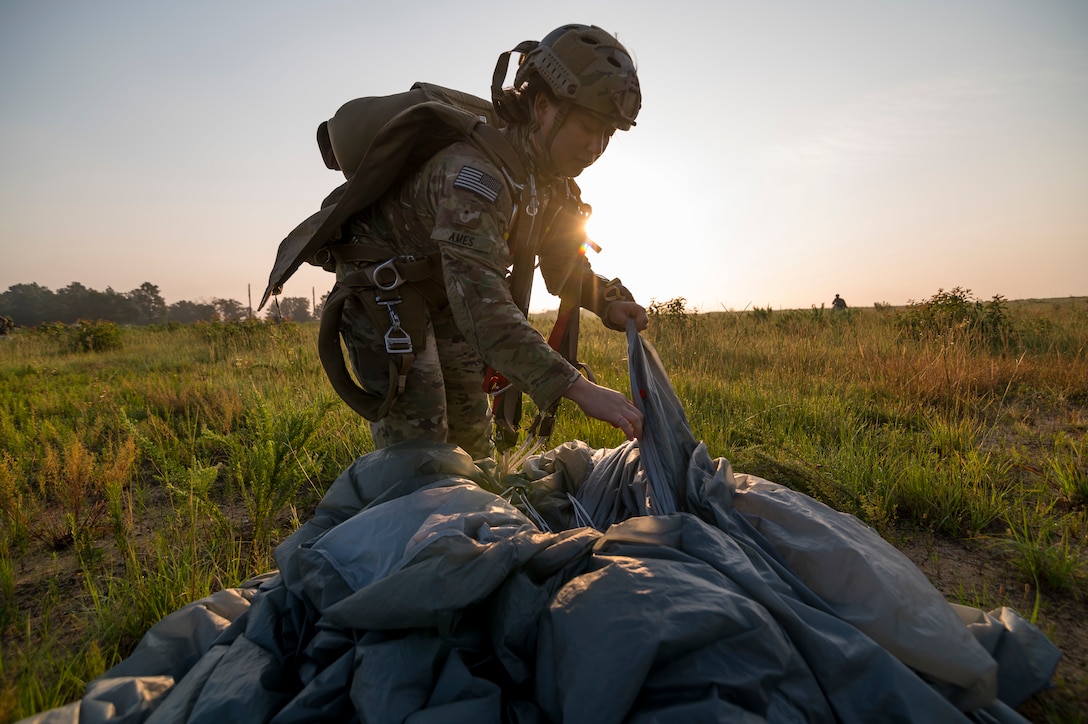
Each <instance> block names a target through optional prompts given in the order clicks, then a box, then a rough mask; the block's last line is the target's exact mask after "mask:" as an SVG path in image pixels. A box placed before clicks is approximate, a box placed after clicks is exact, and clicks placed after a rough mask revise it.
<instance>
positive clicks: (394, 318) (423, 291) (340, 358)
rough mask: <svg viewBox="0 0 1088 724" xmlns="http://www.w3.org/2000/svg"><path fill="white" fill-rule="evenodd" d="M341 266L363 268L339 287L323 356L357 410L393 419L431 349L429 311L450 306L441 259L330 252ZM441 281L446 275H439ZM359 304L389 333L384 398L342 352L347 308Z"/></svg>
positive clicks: (354, 247) (369, 250) (329, 305)
mask: <svg viewBox="0 0 1088 724" xmlns="http://www.w3.org/2000/svg"><path fill="white" fill-rule="evenodd" d="M329 251H330V253H331V254H332V257H333V258H334V259H335V260H336V261H337V262H338V263H339V262H349V261H350V262H354V263H362V264H363V266H362V267H361V268H360V269H358V270H357V271H354V272H352V273H350V274H348V275H346V276H345V277H344V278H343V279H342V280H341V281H339V282H337V284H336V285H335V286H334V287H333V290H332V292H331V293H330V294H329V297H328V299H326V300H325V308H324V309H323V310H322V313H321V327H320V330H319V332H318V355H319V357H320V358H321V366H322V367H324V369H325V374H326V375H327V376H328V378H329V381H330V382H331V383H332V386H333V389H334V390H335V391H336V393H337V394H338V395H340V397H341V398H342V399H343V400H344V402H346V403H347V404H348V406H349V407H351V409H353V410H355V412H357V413H359V414H360V415H362V416H363V417H365V418H366V419H368V420H371V421H377V420H380V419H382V418H383V417H385V416H386V415H387V414H388V413H389V409H390V407H392V405H393V401H394V400H395V399H396V397H397V396H398V395H399V394H401V393H402V392H404V386H405V383H406V382H407V379H408V372H409V371H410V370H411V368H412V363H413V362H414V361H415V358H416V354H417V352H418V351H420V350H422V349H423V348H424V347H425V346H426V342H427V337H426V324H427V307H428V305H429V304H430V305H432V306H437V307H439V308H441V307H443V306H445V305H446V304H448V302H447V301H446V298H445V290H444V289H443V288H442V285H441V284H440V283H439V282H438V281H437V280H436V279H435V271H434V270H435V268H436V266H437V268H439V269H440V268H441V263H440V261H438V259H437V255H435V257H434V258H429V257H403V256H392V257H391V256H390V255H389V250H388V249H382V248H381V247H377V246H370V245H366V244H345V245H338V246H335V247H330V249H329ZM439 275H440V272H439ZM352 298H354V299H355V300H356V301H357V302H358V303H359V306H361V307H362V309H363V310H364V311H365V312H366V314H367V316H368V317H369V318H370V320H371V322H372V323H373V324H374V326H375V328H376V329H387V331H386V333H385V351H386V356H387V357H388V359H389V389H388V390H387V391H386V394H385V395H384V396H382V395H379V394H378V393H376V392H374V391H371V390H366V389H364V388H363V387H361V386H360V385H359V384H358V383H357V382H356V381H355V379H354V378H353V377H352V376H351V373H350V372H349V371H348V368H347V365H346V364H345V360H344V352H343V350H342V349H341V346H340V335H341V331H340V326H341V322H342V320H343V315H344V305H345V303H346V302H347V301H348V300H349V299H352Z"/></svg>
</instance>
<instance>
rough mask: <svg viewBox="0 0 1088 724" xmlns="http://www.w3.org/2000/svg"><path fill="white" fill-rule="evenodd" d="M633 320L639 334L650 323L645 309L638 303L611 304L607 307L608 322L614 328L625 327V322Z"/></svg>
mask: <svg viewBox="0 0 1088 724" xmlns="http://www.w3.org/2000/svg"><path fill="white" fill-rule="evenodd" d="M628 319H633V320H635V327H637V328H638V330H639V331H640V332H641V331H642V330H644V329H646V326H647V325H648V324H649V323H650V317H649V315H647V314H646V309H645V308H644V307H643V306H642V305H641V304H639V303H638V302H612V304H610V305H608V321H609V322H611V323H612V324H614V325H615V326H616V327H621V328H622V327H625V326H627V320H628Z"/></svg>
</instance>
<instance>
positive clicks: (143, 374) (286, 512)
mask: <svg viewBox="0 0 1088 724" xmlns="http://www.w3.org/2000/svg"><path fill="white" fill-rule="evenodd" d="M652 311H653V312H654V314H653V315H652V316H653V318H652V321H651V327H650V329H648V330H647V331H646V333H645V336H646V337H647V338H648V339H650V340H651V341H652V342H653V344H654V345H655V346H656V348H657V350H658V352H659V353H660V355H661V357H662V360H663V361H664V363H665V366H666V368H667V370H668V371H669V374H670V377H671V378H672V382H673V385H674V387H675V388H676V391H677V394H678V395H679V397H680V399H681V401H682V402H683V403H684V406H685V410H686V412H687V414H688V418H689V421H690V423H691V426H692V429H693V432H694V433H695V436H696V437H697V438H699V439H701V440H704V441H706V443H707V445H708V448H709V450H710V452H711V454H712V455H714V456H721V457H726V458H728V459H729V460H730V461H731V462H732V464H733V467H734V469H735V470H737V471H740V472H747V473H752V474H755V475H759V476H762V477H764V478H767V479H769V480H773V481H776V482H779V483H782V484H785V485H788V486H790V487H793V488H795V489H797V490H801V491H803V492H805V493H808V494H810V495H812V496H814V497H815V498H817V499H819V500H822V501H824V502H826V503H828V504H830V505H831V506H833V507H835V508H837V509H839V510H843V511H846V512H849V513H853V514H854V515H857V516H858V517H859V518H861V519H862V520H864V521H866V522H867V523H869V524H870V525H872V526H873V527H874V528H876V529H877V530H878V531H879V532H880V533H881V534H882V535H884V537H885V538H887V539H888V540H889V541H891V542H892V543H894V544H895V545H896V546H898V547H900V548H901V549H902V550H904V552H906V553H907V554H908V555H909V556H911V558H912V560H914V561H915V563H917V564H918V565H919V567H920V568H921V569H922V570H923V571H924V572H926V574H927V575H929V577H930V579H931V580H932V581H933V582H934V584H935V585H936V586H937V587H938V588H940V589H941V590H942V592H944V593H945V595H946V596H948V597H949V599H950V600H954V601H959V602H963V603H966V604H969V605H972V606H977V607H980V608H984V609H990V608H994V607H997V606H1000V605H1010V606H1013V607H1014V608H1017V610H1019V611H1020V612H1021V613H1022V614H1023V615H1025V616H1027V617H1028V618H1030V619H1031V620H1033V621H1034V622H1035V623H1037V624H1038V625H1039V626H1040V627H1041V628H1042V629H1043V630H1044V631H1045V632H1046V633H1047V634H1048V635H1049V636H1050V637H1051V639H1052V640H1053V641H1054V642H1055V643H1056V644H1058V646H1059V647H1060V648H1062V650H1063V653H1064V659H1063V662H1062V664H1061V665H1060V667H1059V671H1058V676H1057V681H1056V683H1057V686H1056V687H1055V688H1054V689H1053V690H1050V691H1047V692H1044V693H1042V694H1040V695H1038V696H1037V697H1035V699H1033V700H1032V701H1031V702H1029V703H1028V704H1026V705H1025V706H1024V707H1023V708H1022V713H1024V714H1025V715H1026V716H1028V717H1029V718H1031V719H1032V720H1035V721H1062V722H1064V721H1077V720H1079V719H1078V717H1079V716H1081V715H1080V714H1079V712H1084V711H1088V679H1086V671H1088V658H1086V653H1085V652H1086V650H1088V624H1086V623H1085V622H1086V621H1088V576H1086V566H1088V557H1086V551H1088V513H1086V505H1088V299H1085V298H1069V299H1060V300H1025V301H1015V302H1005V301H1004V300H1002V299H1000V298H997V299H995V300H991V301H990V302H986V303H983V302H980V301H978V300H974V299H972V298H971V297H970V295H969V293H965V292H963V291H962V290H958V289H957V290H953V291H952V292H939V293H938V294H937V295H934V297H932V298H930V299H928V300H924V301H923V302H920V303H917V304H913V305H911V306H909V307H906V308H898V309H893V308H891V307H887V306H883V305H878V306H877V307H875V308H865V309H850V310H846V311H845V312H836V313H832V312H831V311H830V310H824V309H810V310H790V311H778V310H771V309H758V308H757V309H752V310H747V311H743V312H716V313H709V314H697V313H694V311H693V310H687V309H685V308H684V305H683V303H682V300H673V302H671V303H667V304H663V305H654V306H653V309H652ZM546 316H547V315H542V317H541V318H540V319H539V320H538V321H539V322H540V324H541V325H542V328H544V327H546V326H547V321H548V320H547V319H546ZM316 333H317V330H316V325H315V324H307V325H295V324H290V323H288V324H281V325H276V324H266V323H259V322H251V323H235V324H197V325H189V326H170V327H160V328H126V329H119V328H117V327H113V326H112V325H109V324H108V323H94V324H83V325H76V326H73V327H59V326H53V327H48V328H40V329H37V330H16V332H15V333H14V334H12V335H10V336H8V337H6V338H0V525H2V529H0V649H2V655H0V721H6V720H15V719H18V718H21V717H24V716H28V715H30V714H32V713H35V712H37V711H41V710H44V709H47V708H52V707H55V706H59V705H62V704H65V703H67V702H69V701H72V700H74V699H77V698H78V697H80V696H81V694H82V691H83V686H84V685H85V683H86V682H87V681H88V680H89V679H91V678H94V677H95V676H97V675H98V674H100V673H102V672H103V671H104V670H105V669H107V668H109V667H110V666H111V665H113V664H114V663H116V662H117V661H119V660H120V659H122V658H124V657H125V656H127V655H128V653H129V652H131V650H132V648H133V646H134V645H135V644H136V642H137V641H138V640H139V638H140V636H141V635H142V634H143V632H144V631H145V630H146V629H147V628H148V627H149V626H151V625H152V624H153V623H155V622H156V621H158V620H159V619H161V618H162V617H163V616H165V615H166V614H168V613H170V612H171V611H174V610H176V609H177V608H180V607H181V606H182V605H184V604H186V603H188V602H190V601H192V600H195V599H197V598H199V597H202V596H204V595H207V594H208V593H210V592H212V591H215V590H219V589H221V588H224V587H229V586H233V585H236V584H238V583H240V582H241V581H243V580H245V579H246V578H248V577H250V576H252V575H255V574H258V573H263V572H265V571H267V570H269V569H271V568H272V567H274V565H275V564H274V562H273V559H272V555H271V554H272V549H273V547H274V545H275V543H276V542H277V541H278V540H280V539H282V538H283V537H284V536H285V535H286V534H287V533H289V532H290V531H291V530H292V529H293V528H294V527H295V526H296V525H297V524H298V522H299V521H302V520H306V519H307V517H308V516H309V514H310V512H311V511H312V509H313V506H314V505H315V504H316V503H317V501H318V500H319V499H320V497H321V495H322V493H323V491H324V490H325V489H326V488H327V487H328V485H329V484H330V483H331V482H332V480H333V479H334V478H335V477H336V476H337V475H338V474H339V473H340V472H341V471H342V470H343V469H344V468H345V467H347V465H348V464H349V463H350V462H351V461H352V460H353V459H354V458H356V457H357V456H359V455H361V454H363V453H365V452H368V451H370V450H371V449H372V442H371V439H370V434H369V431H368V429H367V427H366V425H365V424H363V423H362V420H360V419H359V418H358V417H356V416H355V415H354V413H352V412H351V411H350V410H349V409H348V408H347V407H346V406H345V405H344V404H343V403H341V402H340V401H339V400H338V399H337V398H336V397H335V396H334V394H333V393H332V391H331V389H330V388H329V386H328V383H327V382H326V380H325V378H324V374H323V372H322V371H321V368H320V364H319V362H318V360H317V354H316V343H315V339H316ZM624 354H625V341H624V338H623V336H622V335H619V334H616V333H614V332H608V331H606V330H604V329H603V328H602V327H601V326H600V324H599V323H598V322H597V321H596V320H595V319H594V318H591V315H590V318H587V319H585V320H584V321H583V337H582V355H581V356H582V358H583V359H584V361H586V362H588V363H589V364H590V365H591V367H592V368H593V369H594V371H595V372H596V374H597V377H598V381H600V382H601V383H602V384H606V385H609V386H612V387H615V388H617V389H626V388H627V384H628V383H627V370H626V362H625V360H624ZM568 439H581V440H584V441H586V442H588V443H589V444H590V445H593V446H595V447H604V446H614V445H617V444H619V443H620V442H621V436H620V434H619V432H618V431H616V430H613V429H611V428H610V427H608V426H606V425H604V424H603V423H598V422H596V421H593V420H587V419H586V418H585V417H584V416H582V415H581V413H580V412H579V411H578V410H577V409H576V408H574V407H573V406H572V405H570V404H569V403H566V402H564V406H563V407H562V409H561V411H560V417H559V421H558V424H557V426H556V430H555V433H554V435H553V437H552V439H551V443H552V444H559V443H560V442H562V441H563V440H568Z"/></svg>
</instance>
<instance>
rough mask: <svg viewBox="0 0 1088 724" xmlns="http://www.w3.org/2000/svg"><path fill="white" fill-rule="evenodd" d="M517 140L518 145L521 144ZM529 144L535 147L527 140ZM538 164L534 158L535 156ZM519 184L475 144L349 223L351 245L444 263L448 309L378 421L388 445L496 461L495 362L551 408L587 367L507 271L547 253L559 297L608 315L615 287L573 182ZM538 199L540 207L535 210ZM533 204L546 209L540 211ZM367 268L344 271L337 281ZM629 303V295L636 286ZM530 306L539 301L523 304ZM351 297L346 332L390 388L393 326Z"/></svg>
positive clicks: (376, 387)
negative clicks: (588, 248) (388, 336)
mask: <svg viewBox="0 0 1088 724" xmlns="http://www.w3.org/2000/svg"><path fill="white" fill-rule="evenodd" d="M511 140H512V141H514V139H511ZM520 147H521V148H522V150H523V151H524V148H526V147H527V143H526V140H525V139H522V141H521V143H520ZM524 155H525V156H526V158H527V160H528V161H529V162H530V163H529V165H530V168H532V163H531V161H532V159H531V157H529V156H528V154H527V153H526V154H524ZM531 186H532V188H530V184H526V185H525V186H524V187H522V188H520V189H519V188H517V187H516V186H515V185H514V184H513V183H511V182H509V181H507V180H505V178H504V176H503V174H502V172H501V171H500V170H499V169H498V168H497V167H496V166H495V165H493V164H492V163H491V162H490V161H488V160H487V157H486V156H485V155H484V154H483V153H482V152H481V151H480V150H479V149H477V148H476V147H475V146H474V145H472V144H471V143H466V142H460V143H455V144H453V145H451V146H449V147H447V148H446V149H444V150H443V151H441V152H440V153H438V154H437V155H435V156H433V157H432V158H431V159H430V160H429V161H427V162H426V163H425V164H424V165H423V166H422V167H420V168H419V169H418V170H417V171H416V172H415V173H414V174H412V175H411V176H410V177H409V178H408V179H407V180H406V181H405V182H404V183H403V184H401V186H400V187H399V188H397V189H394V190H393V191H391V192H389V193H387V194H386V195H385V196H384V197H383V198H382V199H381V200H380V201H379V202H378V203H376V204H374V205H372V206H371V207H369V208H368V209H366V210H365V211H363V212H362V213H360V214H359V215H358V216H356V217H355V218H354V219H353V221H352V222H351V224H350V226H349V232H350V234H351V235H352V237H353V238H352V241H353V242H355V243H364V244H368V245H379V246H383V247H388V249H389V251H390V255H391V256H393V255H401V256H404V255H411V256H424V255H429V254H439V255H440V257H441V269H442V285H443V287H444V290H445V294H446V297H447V302H448V303H447V304H445V305H441V304H429V305H428V309H427V325H426V344H425V349H424V350H422V351H420V350H416V352H417V356H416V359H415V361H414V363H413V365H412V368H411V370H410V372H409V374H408V377H407V381H406V384H405V388H404V392H403V393H401V394H400V395H399V396H398V397H397V399H396V402H395V403H394V404H393V407H392V409H391V410H390V412H389V414H388V415H387V416H386V417H384V418H383V419H381V420H379V421H377V422H374V423H371V429H372V432H373V436H374V442H375V445H376V446H377V447H384V446H387V445H390V444H393V443H396V442H400V441H402V440H406V439H411V438H424V439H432V440H439V441H448V442H453V443H456V444H458V445H460V446H461V447H463V448H464V449H465V450H466V451H468V452H469V453H470V454H472V455H473V456H474V457H477V458H479V457H485V456H487V455H490V454H491V451H492V446H491V442H490V438H489V415H488V398H487V396H486V395H485V394H484V393H483V391H482V382H483V376H484V371H485V367H486V365H488V364H490V365H491V366H492V367H494V368H495V369H496V370H497V371H498V372H500V373H501V374H502V375H503V376H505V377H506V379H507V380H509V381H510V382H511V383H513V384H514V385H515V386H516V387H517V388H519V389H521V390H524V391H525V392H526V393H527V394H529V396H530V397H531V398H532V399H533V401H534V402H535V403H536V404H537V405H538V407H540V409H547V408H548V407H550V406H551V405H552V404H553V403H555V402H556V401H558V399H559V398H560V397H561V396H562V394H563V393H564V392H565V391H566V390H567V388H568V387H569V386H570V385H571V383H572V382H574V380H575V379H576V377H577V376H578V374H579V373H578V371H577V370H576V369H575V368H574V367H573V366H572V365H571V364H570V363H569V362H568V361H567V360H565V359H564V358H563V357H562V356H561V355H560V354H559V353H558V352H556V351H555V350H553V349H552V348H551V347H549V346H548V344H547V342H545V340H544V339H543V338H542V337H541V335H540V333H539V332H537V331H536V330H535V329H533V327H532V326H531V325H530V324H529V321H528V320H527V319H526V316H525V314H524V311H523V309H522V308H519V303H518V302H516V301H515V300H514V299H513V298H512V296H511V292H510V287H509V284H508V279H507V271H508V269H509V267H510V266H511V263H512V261H513V254H514V251H515V249H512V248H511V245H512V244H514V245H519V244H520V245H527V248H525V249H524V251H525V252H531V254H532V256H530V258H533V256H539V259H540V269H541V273H542V275H543V276H544V279H545V282H546V283H547V285H548V289H549V291H551V292H552V293H560V292H563V293H564V294H567V293H571V292H572V290H573V293H578V294H579V295H580V302H581V305H582V306H584V307H585V308H587V309H590V310H591V311H593V312H595V313H597V314H598V315H600V316H601V317H602V319H603V318H605V311H606V307H607V305H608V304H609V303H610V302H608V301H606V300H605V299H604V294H603V290H604V288H605V285H607V284H608V282H605V280H604V279H603V278H601V277H597V276H596V275H595V274H593V272H592V270H591V269H590V267H589V264H588V262H587V261H586V259H585V257H584V255H582V254H581V253H579V252H580V251H581V248H582V243H583V242H584V241H585V236H584V230H583V228H582V224H581V223H579V214H580V212H581V210H582V208H583V206H582V204H581V202H580V199H579V198H578V189H577V186H576V185H575V184H574V182H573V181H572V180H569V179H566V178H553V179H550V180H547V181H541V180H540V178H539V177H538V176H536V175H534V177H533V182H532V184H531ZM534 200H535V203H534ZM529 209H533V210H535V211H536V213H535V214H532V215H530V214H529V213H528V210H529ZM358 268H359V265H358V264H356V263H351V262H346V263H341V264H339V265H338V268H337V280H338V281H342V280H343V279H344V277H345V276H346V275H348V274H349V273H351V272H353V271H356V270H357V269H358ZM613 288H614V289H618V290H622V291H621V295H622V296H623V297H624V298H630V294H629V293H627V290H625V289H623V288H622V287H619V286H617V285H615V284H613ZM519 301H520V302H521V304H522V306H523V307H524V306H525V305H527V304H528V299H525V300H519ZM360 304H361V303H360V302H357V301H355V300H349V301H348V302H347V303H346V304H345V307H344V314H343V318H342V319H343V321H342V323H341V333H342V335H343V338H344V341H345V344H346V346H347V347H348V352H349V357H350V359H351V362H352V365H353V367H354V369H355V373H356V375H357V376H358V377H359V381H360V382H361V383H362V385H363V387H365V388H367V389H368V390H371V391H374V392H377V393H378V394H380V395H384V394H385V392H386V391H387V390H388V389H389V372H388V362H387V355H386V352H385V343H384V335H385V332H386V329H379V328H378V327H376V326H375V324H374V322H373V321H372V319H371V318H370V317H369V316H368V315H367V314H365V313H363V310H361V309H360V308H359V305H360Z"/></svg>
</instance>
